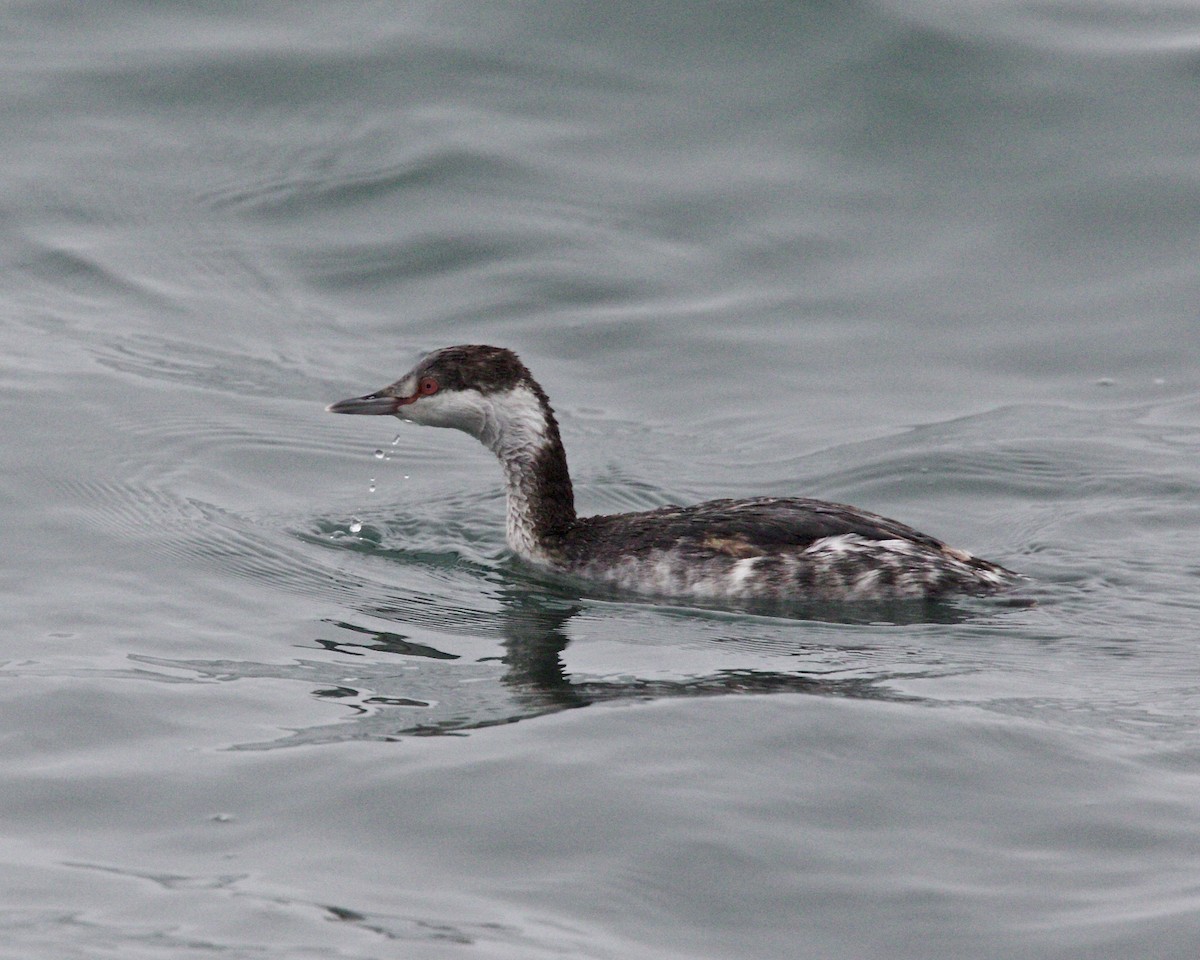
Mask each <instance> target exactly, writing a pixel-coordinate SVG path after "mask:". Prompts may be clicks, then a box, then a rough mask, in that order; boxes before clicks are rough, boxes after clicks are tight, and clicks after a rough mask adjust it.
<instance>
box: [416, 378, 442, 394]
mask: <svg viewBox="0 0 1200 960" xmlns="http://www.w3.org/2000/svg"><path fill="white" fill-rule="evenodd" d="M437 392H438V382H437V381H436V380H434V379H433V377H422V378H421V382H420V383H418V384H417V393H419V394H420V395H421V396H423V397H428V396H430V395H431V394H434V393H437Z"/></svg>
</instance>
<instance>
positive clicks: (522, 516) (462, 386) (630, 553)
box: [328, 345, 1017, 602]
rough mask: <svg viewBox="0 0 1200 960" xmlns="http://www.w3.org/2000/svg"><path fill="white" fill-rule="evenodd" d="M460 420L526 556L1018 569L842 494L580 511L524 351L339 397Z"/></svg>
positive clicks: (688, 577)
mask: <svg viewBox="0 0 1200 960" xmlns="http://www.w3.org/2000/svg"><path fill="white" fill-rule="evenodd" d="M328 409H329V412H330V413H363V414H391V415H392V416H396V417H399V418H400V419H401V420H407V421H410V422H412V423H421V424H425V425H426V426H431V427H455V428H456V429H458V430H462V431H464V432H466V433H469V434H470V435H471V436H473V437H475V438H476V439H478V440H479V441H481V442H482V443H483V445H484V446H486V447H487V448H488V449H490V450H491V451H492V452H493V453H494V454H495V455H496V456H497V457H498V458H499V460H500V464H501V466H502V467H503V468H504V481H505V487H506V490H507V494H508V498H507V499H508V519H507V537H508V545H509V547H510V548H511V549H512V550H513V551H514V552H515V553H516V554H518V555H519V556H521V557H522V558H524V559H525V560H527V561H529V562H531V563H534V564H536V565H538V566H541V567H545V568H549V569H551V570H555V571H558V572H562V573H568V574H574V575H576V576H580V577H583V578H586V579H589V580H595V581H602V582H605V583H607V584H610V585H612V586H616V587H618V588H622V589H628V590H633V591H636V592H639V593H645V594H657V595H664V596H672V595H673V596H692V597H700V598H745V599H767V600H780V601H801V602H803V601H815V602H825V601H831V600H833V601H840V600H876V601H878V600H897V599H906V598H915V599H922V598H924V599H931V598H934V597H938V596H941V595H943V594H946V593H955V592H958V593H990V592H992V591H995V590H998V589H1001V588H1003V587H1005V586H1007V585H1009V584H1011V583H1012V582H1013V581H1014V580H1015V579H1016V577H1017V575H1016V574H1014V573H1013V572H1012V571H1010V570H1006V569H1005V568H1004V567H1001V566H999V565H997V564H994V563H990V562H988V561H987V560H981V559H980V558H978V557H975V556H972V555H971V554H969V553H967V552H966V551H964V550H956V549H954V548H953V547H949V546H947V545H946V544H944V543H942V542H941V541H940V540H936V539H934V538H933V537H930V536H927V535H926V534H923V533H919V532H917V531H916V530H914V529H912V527H908V526H905V525H904V524H902V523H898V522H896V521H895V520H888V519H887V518H886V517H881V516H878V515H877V514H874V513H868V512H867V511H865V510H858V509H856V508H855V507H848V506H845V505H844V504H840V503H826V502H824V501H821V500H809V499H801V498H790V497H789V498H781V497H759V498H755V499H752V500H711V501H709V502H707V503H700V504H696V505H695V506H691V507H678V506H669V507H660V508H659V509H657V510H647V511H645V512H644V513H619V514H612V515H608V516H595V517H577V516H576V515H575V497H574V493H573V492H572V489H571V477H570V474H569V473H568V472H567V455H566V452H565V451H564V450H563V445H562V440H561V438H560V437H559V433H558V421H557V420H556V419H555V418H554V411H553V410H552V409H551V408H550V401H549V400H548V399H547V397H546V393H545V391H544V390H543V389H542V388H541V386H540V385H539V384H538V382H537V381H536V380H534V379H533V377H532V375H530V373H529V370H528V369H526V367H525V365H524V364H523V363H522V362H521V361H520V359H519V358H518V357H517V355H516V354H515V353H513V352H512V351H511V350H506V349H504V348H502V347H488V346H479V345H468V346H457V347H446V348H444V349H442V350H437V351H435V352H434V353H431V354H428V355H427V356H425V357H424V358H423V359H422V360H421V362H420V363H418V364H417V365H416V366H415V367H414V368H413V369H412V370H411V371H410V372H409V373H406V374H405V375H404V376H403V377H401V378H400V379H399V380H397V381H396V382H395V383H393V384H392V385H391V386H389V387H384V388H383V389H382V390H380V391H378V392H376V393H372V394H369V395H368V396H365V397H356V398H353V399H350V400H339V401H338V402H337V403H334V404H331V405H330V406H329V408H328Z"/></svg>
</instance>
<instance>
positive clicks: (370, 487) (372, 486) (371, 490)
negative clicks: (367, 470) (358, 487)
mask: <svg viewBox="0 0 1200 960" xmlns="http://www.w3.org/2000/svg"><path fill="white" fill-rule="evenodd" d="M374 492H375V478H374V477H372V478H371V479H370V481H369V482H368V484H367V493H374Z"/></svg>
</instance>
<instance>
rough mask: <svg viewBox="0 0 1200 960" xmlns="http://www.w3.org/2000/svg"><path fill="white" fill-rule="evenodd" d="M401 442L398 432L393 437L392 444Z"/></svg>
mask: <svg viewBox="0 0 1200 960" xmlns="http://www.w3.org/2000/svg"><path fill="white" fill-rule="evenodd" d="M399 442H400V434H396V435H395V436H394V437H392V446H393V447H394V446H395V445H396V444H398V443H399Z"/></svg>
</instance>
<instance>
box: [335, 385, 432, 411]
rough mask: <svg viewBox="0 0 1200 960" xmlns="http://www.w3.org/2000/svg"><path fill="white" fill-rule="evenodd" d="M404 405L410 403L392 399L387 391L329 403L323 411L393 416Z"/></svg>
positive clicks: (398, 398) (400, 398)
mask: <svg viewBox="0 0 1200 960" xmlns="http://www.w3.org/2000/svg"><path fill="white" fill-rule="evenodd" d="M406 403H412V401H411V400H407V399H405V398H404V397H394V396H392V395H391V394H390V393H388V391H387V390H380V391H379V392H378V393H371V394H368V395H367V396H365V397H351V398H350V399H349V400H339V401H338V402H337V403H331V404H330V405H329V406H327V407H326V408H325V409H326V410H327V411H328V412H329V413H370V414H375V415H377V416H385V415H387V414H393V413H395V412H396V411H397V410H399V409H400V408H401V407H402V406H404V405H405V404H406Z"/></svg>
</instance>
